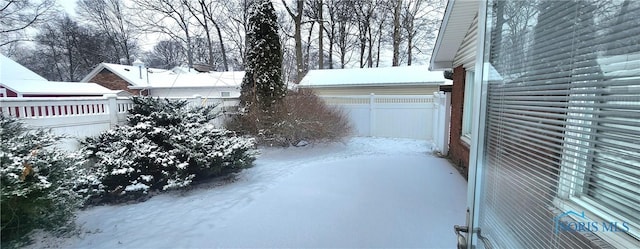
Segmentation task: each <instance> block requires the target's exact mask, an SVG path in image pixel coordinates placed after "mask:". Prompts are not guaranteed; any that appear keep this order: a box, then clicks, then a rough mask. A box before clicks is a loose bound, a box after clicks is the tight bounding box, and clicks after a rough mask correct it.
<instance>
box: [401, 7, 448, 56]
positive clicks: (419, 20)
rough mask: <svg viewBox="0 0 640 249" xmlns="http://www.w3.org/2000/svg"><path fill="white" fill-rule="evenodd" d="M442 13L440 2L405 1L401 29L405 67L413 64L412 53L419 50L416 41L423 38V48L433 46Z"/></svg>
mask: <svg viewBox="0 0 640 249" xmlns="http://www.w3.org/2000/svg"><path fill="white" fill-rule="evenodd" d="M443 12H444V5H443V2H442V1H440V0H405V3H404V6H403V11H402V27H403V29H404V31H405V36H406V41H407V47H406V48H407V52H406V53H407V65H409V66H410V65H411V64H412V62H413V57H414V54H413V51H414V50H417V49H419V47H418V46H417V45H416V44H418V42H416V40H417V39H419V38H423V40H424V41H422V42H421V44H423V46H427V47H431V46H433V41H434V40H435V38H436V37H435V34H436V33H437V32H436V31H437V30H438V28H439V25H440V20H442V14H443ZM429 51H431V50H429Z"/></svg>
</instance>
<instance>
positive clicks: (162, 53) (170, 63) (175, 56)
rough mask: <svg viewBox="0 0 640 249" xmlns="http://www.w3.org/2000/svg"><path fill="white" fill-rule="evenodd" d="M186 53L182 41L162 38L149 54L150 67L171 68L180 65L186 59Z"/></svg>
mask: <svg viewBox="0 0 640 249" xmlns="http://www.w3.org/2000/svg"><path fill="white" fill-rule="evenodd" d="M184 59H185V54H184V50H182V45H181V44H180V42H177V41H174V40H161V41H160V42H158V44H156V45H155V46H153V50H152V51H151V52H150V53H149V54H148V55H147V61H148V62H147V63H148V64H149V67H157V68H164V69H170V68H173V67H175V66H178V65H180V62H182V61H184Z"/></svg>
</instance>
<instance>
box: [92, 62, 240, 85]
mask: <svg viewBox="0 0 640 249" xmlns="http://www.w3.org/2000/svg"><path fill="white" fill-rule="evenodd" d="M104 68H106V69H107V70H109V71H111V72H113V73H115V74H116V75H118V76H120V78H122V79H124V80H126V81H127V82H129V84H131V87H130V88H132V89H142V88H178V87H240V85H241V84H242V78H243V77H244V71H235V72H208V73H199V72H196V71H195V70H193V69H191V70H189V69H188V68H182V67H176V68H174V69H172V70H166V69H157V68H145V67H138V66H129V65H119V64H111V63H101V64H100V65H99V66H98V67H96V69H94V70H93V71H92V72H91V73H90V74H89V75H87V76H86V77H85V78H84V79H83V80H82V82H87V81H89V80H91V79H92V78H93V77H94V76H95V75H96V74H98V73H99V72H100V71H102V69H104Z"/></svg>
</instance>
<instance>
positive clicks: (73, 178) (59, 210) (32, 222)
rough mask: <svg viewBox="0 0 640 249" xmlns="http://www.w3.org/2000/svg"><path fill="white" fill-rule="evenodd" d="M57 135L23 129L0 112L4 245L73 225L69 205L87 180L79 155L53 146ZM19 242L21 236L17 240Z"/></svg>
mask: <svg viewBox="0 0 640 249" xmlns="http://www.w3.org/2000/svg"><path fill="white" fill-rule="evenodd" d="M61 138H62V137H60V136H56V135H53V134H52V133H51V132H49V131H46V130H42V129H37V130H27V129H26V128H25V127H24V126H23V124H22V123H20V122H18V121H17V120H16V119H14V118H8V117H4V116H2V115H0V141H2V142H1V143H0V182H1V183H2V184H1V190H2V192H1V193H2V194H1V196H2V198H1V199H0V203H1V204H0V206H1V210H2V212H1V216H2V221H1V224H2V225H1V226H2V229H1V232H0V233H1V234H2V243H3V244H4V245H9V246H11V244H13V245H16V243H18V244H19V242H20V240H21V239H22V238H24V237H25V236H26V235H27V234H28V233H29V232H30V231H32V230H33V229H45V230H58V229H63V228H72V226H71V224H72V218H73V217H74V215H73V212H74V210H75V209H76V208H77V207H79V206H80V205H81V203H82V202H83V200H84V196H83V195H81V194H80V193H81V192H84V193H87V191H86V189H85V190H84V191H80V190H79V189H80V188H81V187H87V186H91V185H92V182H91V181H89V180H90V178H89V177H88V176H87V175H86V173H85V171H84V170H83V168H82V162H83V161H82V160H81V157H80V156H79V155H76V154H72V153H69V152H67V151H64V150H61V149H58V148H56V147H55V144H56V142H57V141H59V140H60V139H61ZM22 242H23V243H24V241H22Z"/></svg>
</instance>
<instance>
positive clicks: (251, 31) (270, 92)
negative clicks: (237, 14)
mask: <svg viewBox="0 0 640 249" xmlns="http://www.w3.org/2000/svg"><path fill="white" fill-rule="evenodd" d="M248 26H249V27H248V31H247V35H246V41H247V45H248V46H247V51H246V55H245V56H246V68H245V72H246V74H245V76H244V79H243V81H242V94H241V97H240V101H241V106H242V107H243V108H244V109H245V111H249V112H253V111H258V110H259V111H261V112H263V113H264V114H266V115H267V116H271V114H273V112H274V110H273V109H274V106H275V104H277V103H278V102H280V101H281V100H282V99H283V98H284V96H285V94H286V87H285V85H284V82H283V81H282V47H281V45H280V37H279V36H278V23H277V16H276V13H275V9H274V8H273V5H272V4H271V1H269V0H256V1H254V2H253V3H252V4H251V7H250V9H249V23H248Z"/></svg>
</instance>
